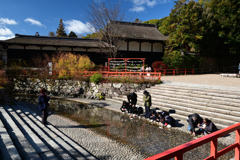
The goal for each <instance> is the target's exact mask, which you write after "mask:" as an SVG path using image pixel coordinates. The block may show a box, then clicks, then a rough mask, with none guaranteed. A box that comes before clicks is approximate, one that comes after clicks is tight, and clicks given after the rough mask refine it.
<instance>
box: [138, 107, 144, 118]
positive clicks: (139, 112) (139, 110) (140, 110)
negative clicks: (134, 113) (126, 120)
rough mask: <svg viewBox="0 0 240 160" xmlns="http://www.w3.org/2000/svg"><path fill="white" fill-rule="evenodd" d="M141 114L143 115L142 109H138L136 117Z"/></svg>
mask: <svg viewBox="0 0 240 160" xmlns="http://www.w3.org/2000/svg"><path fill="white" fill-rule="evenodd" d="M141 114H143V108H142V107H138V116H140V115H141Z"/></svg>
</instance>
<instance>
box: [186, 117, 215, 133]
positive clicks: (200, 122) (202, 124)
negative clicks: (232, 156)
mask: <svg viewBox="0 0 240 160" xmlns="http://www.w3.org/2000/svg"><path fill="white" fill-rule="evenodd" d="M187 122H188V123H189V125H188V130H189V131H190V134H193V135H194V136H195V135H196V131H195V128H199V131H200V133H201V134H202V135H203V134H204V135H206V134H209V133H212V132H215V131H217V127H216V125H215V124H214V123H213V122H212V121H211V120H209V119H207V118H204V119H203V118H202V117H200V116H199V114H197V113H194V114H191V115H189V116H188V118H187Z"/></svg>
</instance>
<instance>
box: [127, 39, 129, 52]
mask: <svg viewBox="0 0 240 160" xmlns="http://www.w3.org/2000/svg"><path fill="white" fill-rule="evenodd" d="M127 51H129V41H127Z"/></svg>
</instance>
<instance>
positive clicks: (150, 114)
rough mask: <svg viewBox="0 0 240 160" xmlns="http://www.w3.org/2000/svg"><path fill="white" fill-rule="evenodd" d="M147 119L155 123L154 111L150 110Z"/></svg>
mask: <svg viewBox="0 0 240 160" xmlns="http://www.w3.org/2000/svg"><path fill="white" fill-rule="evenodd" d="M148 117H149V118H150V119H151V121H155V120H156V118H157V115H156V112H155V111H154V110H151V112H150V113H149V116H148Z"/></svg>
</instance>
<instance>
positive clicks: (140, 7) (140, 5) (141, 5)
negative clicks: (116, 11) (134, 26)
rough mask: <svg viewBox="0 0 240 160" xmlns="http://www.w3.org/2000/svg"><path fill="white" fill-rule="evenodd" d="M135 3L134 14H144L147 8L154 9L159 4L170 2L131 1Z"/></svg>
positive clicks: (151, 0) (156, 0)
mask: <svg viewBox="0 0 240 160" xmlns="http://www.w3.org/2000/svg"><path fill="white" fill-rule="evenodd" d="M131 1H132V2H133V8H131V9H130V11H132V12H142V11H144V10H145V6H148V7H154V6H155V5H157V4H163V3H168V2H170V0H131Z"/></svg>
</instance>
